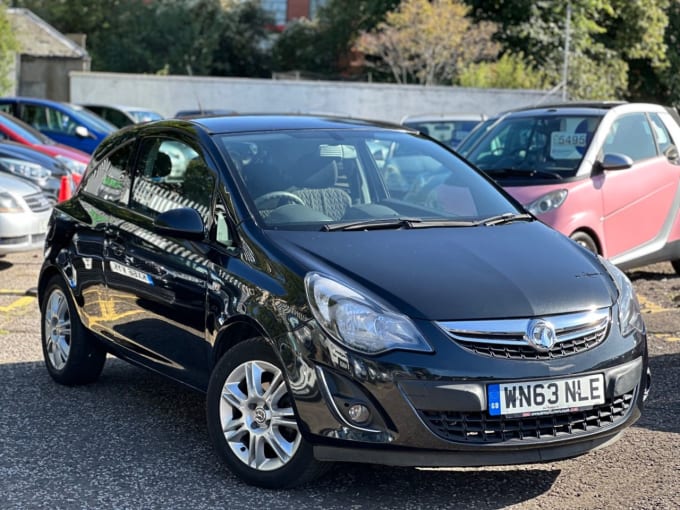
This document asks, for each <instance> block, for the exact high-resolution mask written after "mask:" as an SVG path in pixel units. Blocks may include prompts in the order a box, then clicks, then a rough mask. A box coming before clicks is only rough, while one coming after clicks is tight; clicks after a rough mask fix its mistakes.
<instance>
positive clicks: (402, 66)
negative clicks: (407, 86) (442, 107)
mask: <svg viewBox="0 0 680 510" xmlns="http://www.w3.org/2000/svg"><path fill="white" fill-rule="evenodd" d="M469 10H470V9H469V7H467V6H466V5H464V4H463V3H461V2H460V1H459V0H432V1H428V0H403V1H402V3H401V4H400V6H399V7H398V8H397V9H396V10H394V11H390V12H389V13H388V14H387V16H386V19H385V21H384V22H381V23H380V24H378V26H377V27H376V28H375V29H374V30H372V31H370V32H364V33H363V34H362V36H361V37H360V39H359V40H358V42H357V44H356V49H357V50H358V51H360V52H362V53H364V54H365V55H366V56H367V57H369V58H370V57H372V59H373V60H368V62H369V63H371V64H372V65H375V66H376V67H378V68H381V67H382V68H387V69H389V70H390V72H391V73H392V76H393V78H394V80H395V81H396V82H398V83H421V84H423V85H436V84H442V83H451V82H452V81H453V80H455V79H456V78H457V75H458V73H459V72H460V70H461V69H462V68H464V67H465V66H467V65H468V64H469V63H471V62H477V61H480V60H484V59H490V58H493V57H495V56H496V54H497V53H498V47H497V45H495V44H494V43H492V41H491V36H492V35H493V33H494V31H495V25H494V24H492V23H489V22H482V23H477V24H475V23H473V22H472V20H471V19H470V18H468V17H467V14H468V12H469Z"/></svg>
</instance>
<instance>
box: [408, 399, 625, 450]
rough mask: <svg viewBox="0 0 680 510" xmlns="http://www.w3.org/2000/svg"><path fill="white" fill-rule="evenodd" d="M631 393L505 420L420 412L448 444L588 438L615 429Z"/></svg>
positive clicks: (481, 414)
mask: <svg viewBox="0 0 680 510" xmlns="http://www.w3.org/2000/svg"><path fill="white" fill-rule="evenodd" d="M634 396H635V390H633V391H631V392H629V393H625V394H623V395H621V396H619V397H616V398H614V400H613V401H609V402H606V403H605V404H603V405H600V406H596V407H594V408H592V409H588V410H579V411H574V412H565V413H558V414H554V415H544V416H528V417H527V416H523V417H517V418H508V417H504V416H490V415H489V414H488V413H486V412H481V413H479V412H478V413H460V412H453V411H443V412H442V411H423V410H420V411H419V414H420V417H421V418H422V419H423V421H424V422H425V423H426V424H427V426H428V427H429V428H430V429H431V430H432V431H433V432H434V433H435V434H437V435H438V436H439V437H441V438H443V439H446V440H448V441H456V442H465V443H468V444H490V443H491V444H492V443H506V442H508V441H527V440H533V441H536V440H539V441H540V440H552V439H559V438H565V439H566V438H567V437H573V436H577V435H583V434H592V433H595V432H599V431H601V430H603V429H606V428H609V427H612V426H615V425H617V424H618V423H620V422H622V421H624V420H625V419H626V417H627V416H628V414H629V413H630V410H631V407H632V403H633V399H634Z"/></svg>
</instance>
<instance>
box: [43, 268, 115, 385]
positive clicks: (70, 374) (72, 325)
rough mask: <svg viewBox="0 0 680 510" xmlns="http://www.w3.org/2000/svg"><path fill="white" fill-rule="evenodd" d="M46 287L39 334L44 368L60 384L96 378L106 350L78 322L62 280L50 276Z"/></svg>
mask: <svg viewBox="0 0 680 510" xmlns="http://www.w3.org/2000/svg"><path fill="white" fill-rule="evenodd" d="M46 289H47V290H46V292H45V297H44V299H43V303H42V309H41V319H42V320H41V324H42V326H41V337H42V350H43V356H44V358H45V365H46V367H47V371H48V372H49V374H50V375H51V376H52V379H54V380H55V381H57V382H58V383H60V384H66V385H78V384H88V383H91V382H94V381H96V380H97V379H98V378H99V375H100V374H101V372H102V369H103V368H104V362H105V361H106V351H105V350H104V348H103V347H102V346H101V345H100V344H99V343H98V342H97V340H96V339H95V338H94V336H93V334H92V333H91V332H90V331H88V330H87V329H86V328H85V327H84V326H83V325H82V323H81V322H80V319H79V318H78V314H77V312H76V310H75V307H74V305H73V302H72V301H71V297H70V293H69V291H68V290H67V289H66V287H65V285H64V282H63V280H62V279H61V278H59V277H57V276H55V277H53V278H52V279H51V280H50V281H49V282H48V283H47V286H46Z"/></svg>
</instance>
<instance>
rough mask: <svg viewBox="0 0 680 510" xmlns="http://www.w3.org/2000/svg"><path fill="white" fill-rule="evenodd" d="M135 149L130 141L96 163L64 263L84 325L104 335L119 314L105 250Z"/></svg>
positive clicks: (82, 191) (82, 195)
mask: <svg viewBox="0 0 680 510" xmlns="http://www.w3.org/2000/svg"><path fill="white" fill-rule="evenodd" d="M134 150H135V144H134V142H132V141H130V142H128V143H126V144H124V145H122V146H120V147H118V148H116V149H115V150H114V151H112V152H110V153H108V154H106V155H105V156H104V157H102V158H101V159H99V160H98V161H94V162H93V163H92V168H91V169H90V171H88V172H87V174H86V175H85V177H84V179H83V181H82V183H81V188H80V192H79V193H78V197H77V202H75V203H74V208H75V209H74V211H75V212H74V214H77V216H79V217H80V218H81V223H80V224H77V225H76V227H75V228H76V231H75V233H74V235H73V237H72V239H73V243H72V246H71V252H70V254H69V257H68V260H64V261H63V262H62V263H63V267H64V275H65V276H66V278H68V279H69V283H70V285H71V286H72V287H75V288H76V293H77V294H78V295H79V296H80V300H81V302H82V306H81V307H80V310H81V313H82V314H83V315H84V322H85V323H87V324H88V325H89V327H90V328H91V329H92V330H94V331H96V332H97V333H99V334H102V335H104V336H107V324H108V323H109V322H110V320H111V316H112V314H115V310H114V309H113V307H112V306H111V305H110V303H109V299H108V291H107V289H106V279H105V276H104V247H105V244H106V241H107V230H108V226H109V225H110V224H111V223H112V222H115V221H116V218H117V217H118V210H119V209H120V205H121V204H122V203H126V202H127V194H128V192H129V186H130V175H129V170H128V165H129V162H130V160H131V158H132V156H133V154H134Z"/></svg>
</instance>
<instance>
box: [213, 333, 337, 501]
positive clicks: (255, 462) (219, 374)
mask: <svg viewBox="0 0 680 510" xmlns="http://www.w3.org/2000/svg"><path fill="white" fill-rule="evenodd" d="M247 378H248V379H249V380H250V381H251V386H253V387H251V388H250V389H249V388H248V385H247V380H246V379H247ZM206 414H207V421H208V432H209V434H210V439H211V441H212V443H213V445H214V446H215V448H216V450H217V451H218V453H219V455H220V457H221V459H222V461H223V462H224V463H225V464H226V465H227V467H228V468H229V469H230V470H231V471H232V473H234V474H235V475H237V476H238V477H240V478H241V479H242V480H243V481H245V482H246V483H248V484H250V485H255V486H258V487H265V488H268V489H287V488H290V487H294V486H297V485H301V484H304V483H307V482H310V481H311V480H313V479H315V478H317V477H318V476H320V475H321V474H322V473H324V472H325V471H326V469H327V468H328V467H329V464H328V463H322V462H319V461H317V460H316V459H315V458H314V455H313V452H312V446H311V445H310V444H309V443H308V442H307V441H305V439H304V438H303V437H302V433H301V432H300V427H299V425H298V420H297V416H296V414H295V407H294V405H293V402H292V399H291V397H290V393H289V390H288V386H287V384H286V381H285V378H284V374H283V371H282V369H281V363H280V361H279V360H278V358H277V357H276V355H275V353H274V351H273V350H272V348H271V347H270V346H269V344H268V343H267V341H266V340H265V339H264V338H253V339H250V340H246V341H244V342H241V343H239V344H237V345H236V346H234V347H233V348H231V349H230V350H229V351H228V352H227V353H225V355H224V356H222V358H221V359H220V361H219V362H218V363H217V365H216V366H215V369H214V370H213V373H212V375H211V377H210V383H209V385H208V395H207V402H206ZM274 415H278V416H274ZM276 417H278V420H277V421H278V423H274V419H273V418H276Z"/></svg>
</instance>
